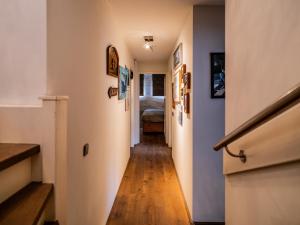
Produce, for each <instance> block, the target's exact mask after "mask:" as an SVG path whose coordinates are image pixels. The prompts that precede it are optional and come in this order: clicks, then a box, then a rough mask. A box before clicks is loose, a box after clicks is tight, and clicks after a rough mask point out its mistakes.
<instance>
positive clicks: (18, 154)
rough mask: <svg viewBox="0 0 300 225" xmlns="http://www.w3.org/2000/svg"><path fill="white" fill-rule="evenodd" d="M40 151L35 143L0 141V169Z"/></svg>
mask: <svg viewBox="0 0 300 225" xmlns="http://www.w3.org/2000/svg"><path fill="white" fill-rule="evenodd" d="M39 152H40V146H39V145H36V144H8V143H0V171H1V170H4V169H6V168H8V167H10V166H12V165H14V164H16V163H18V162H20V161H22V160H24V159H26V158H29V157H31V156H33V155H35V154H38V153H39Z"/></svg>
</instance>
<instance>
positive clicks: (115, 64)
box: [106, 45, 119, 77]
mask: <svg viewBox="0 0 300 225" xmlns="http://www.w3.org/2000/svg"><path fill="white" fill-rule="evenodd" d="M106 73H107V75H110V76H113V77H119V54H118V51H117V49H116V48H115V47H114V46H112V45H109V46H108V47H107V49H106Z"/></svg>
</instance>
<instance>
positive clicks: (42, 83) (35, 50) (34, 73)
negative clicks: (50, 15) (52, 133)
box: [0, 0, 47, 105]
mask: <svg viewBox="0 0 300 225" xmlns="http://www.w3.org/2000/svg"><path fill="white" fill-rule="evenodd" d="M46 29H47V28H46V0H28V1H23V0H10V1H1V7H0V52H1V54H0V80H1V82H0V104H2V105H3V104H5V105H18V104H22V105H33V104H34V105H36V104H39V103H40V102H39V101H38V97H39V96H41V95H44V94H45V93H46V85H47V84H46V81H47V78H46V76H47V75H46V47H47V42H46Z"/></svg>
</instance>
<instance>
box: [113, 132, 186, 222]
mask: <svg viewBox="0 0 300 225" xmlns="http://www.w3.org/2000/svg"><path fill="white" fill-rule="evenodd" d="M123 224H124V225H129V224H130V225H150V224H155V225H169V224H172V225H188V224H190V223H189V218H188V214H187V210H186V208H185V203H184V199H183V196H182V192H181V191H180V186H179V182H178V178H177V176H176V171H175V167H174V164H173V160H172V157H171V150H170V149H169V148H168V147H167V145H166V144H165V143H164V137H163V136H162V135H146V136H144V137H143V140H142V143H141V144H139V145H137V146H136V147H135V149H134V150H133V153H132V156H131V158H130V160H129V163H128V166H127V169H126V172H125V174H124V177H123V180H122V183H121V186H120V189H119V191H118V194H117V197H116V200H115V202H114V205H113V208H112V211H111V213H110V216H109V219H108V222H107V225H123Z"/></svg>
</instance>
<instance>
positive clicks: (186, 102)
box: [183, 93, 190, 114]
mask: <svg viewBox="0 0 300 225" xmlns="http://www.w3.org/2000/svg"><path fill="white" fill-rule="evenodd" d="M183 105H184V112H185V113H187V114H189V113H190V93H186V94H184V100H183Z"/></svg>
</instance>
